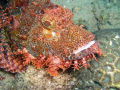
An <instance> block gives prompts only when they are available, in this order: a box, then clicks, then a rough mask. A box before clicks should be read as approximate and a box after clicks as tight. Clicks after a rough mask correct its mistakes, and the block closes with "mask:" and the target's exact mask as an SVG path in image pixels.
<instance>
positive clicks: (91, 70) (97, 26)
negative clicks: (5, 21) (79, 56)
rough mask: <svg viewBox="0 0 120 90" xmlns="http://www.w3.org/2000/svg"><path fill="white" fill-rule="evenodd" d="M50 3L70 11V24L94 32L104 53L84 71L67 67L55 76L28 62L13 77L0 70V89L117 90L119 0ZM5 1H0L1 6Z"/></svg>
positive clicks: (119, 88)
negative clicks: (72, 22)
mask: <svg viewBox="0 0 120 90" xmlns="http://www.w3.org/2000/svg"><path fill="white" fill-rule="evenodd" d="M51 2H53V3H55V4H58V5H61V6H62V7H66V8H68V9H69V10H71V12H72V13H73V14H74V17H73V21H74V23H75V24H78V25H84V26H85V27H84V28H85V29H86V30H88V31H89V32H92V33H93V34H94V35H95V39H96V40H97V41H98V42H99V46H100V48H101V49H102V51H103V52H104V54H105V56H104V57H98V59H97V61H95V60H91V61H90V62H89V64H90V66H89V67H88V68H87V70H85V68H81V69H80V70H76V71H73V70H71V69H69V70H67V71H65V72H61V73H60V75H59V76H58V77H52V76H51V77H50V76H48V74H47V73H46V71H45V70H44V68H43V69H40V70H37V69H36V68H35V67H33V66H32V65H29V66H28V67H27V70H26V71H23V72H21V73H20V74H17V75H15V77H13V75H12V74H10V73H8V72H4V71H3V70H0V90H120V0H51ZM6 3H7V2H6ZM6 3H4V1H0V5H3V7H4V5H5V4H6ZM3 77H4V78H5V79H4V78H3Z"/></svg>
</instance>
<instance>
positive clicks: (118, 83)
mask: <svg viewBox="0 0 120 90" xmlns="http://www.w3.org/2000/svg"><path fill="white" fill-rule="evenodd" d="M95 35H96V39H97V40H98V41H99V43H100V47H101V49H102V51H103V52H104V53H105V57H100V58H98V61H95V60H92V61H91V62H90V67H88V69H87V70H84V69H81V70H79V71H76V72H75V73H74V74H75V77H76V80H77V81H76V83H77V84H76V85H75V86H74V89H75V90H88V89H90V90H100V89H103V90H119V89H120V57H119V56H120V29H113V30H100V31H97V32H95Z"/></svg>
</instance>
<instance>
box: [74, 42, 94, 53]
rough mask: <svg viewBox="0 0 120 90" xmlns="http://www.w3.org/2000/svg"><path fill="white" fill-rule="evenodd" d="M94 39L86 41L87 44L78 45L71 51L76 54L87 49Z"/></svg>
mask: <svg viewBox="0 0 120 90" xmlns="http://www.w3.org/2000/svg"><path fill="white" fill-rule="evenodd" d="M95 42H96V41H95V40H92V41H90V42H88V43H87V44H85V45H84V46H82V47H79V48H78V49H77V50H74V51H73V54H78V53H79V52H81V51H83V50H85V49H88V48H90V47H91V46H92V45H93V44H94V43H95Z"/></svg>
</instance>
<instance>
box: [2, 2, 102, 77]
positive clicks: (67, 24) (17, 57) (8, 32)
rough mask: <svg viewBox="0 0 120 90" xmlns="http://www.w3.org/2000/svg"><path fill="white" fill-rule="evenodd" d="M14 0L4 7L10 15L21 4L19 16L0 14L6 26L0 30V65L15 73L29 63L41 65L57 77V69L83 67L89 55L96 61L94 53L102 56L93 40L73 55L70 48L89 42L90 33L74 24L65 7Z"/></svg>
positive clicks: (70, 14)
mask: <svg viewBox="0 0 120 90" xmlns="http://www.w3.org/2000/svg"><path fill="white" fill-rule="evenodd" d="M16 1H17V0H15V3H16V5H15V6H14V7H12V8H11V9H10V10H9V9H8V10H9V11H10V12H9V13H10V14H11V12H13V11H14V8H15V7H16V6H18V7H21V6H25V8H24V9H23V8H22V7H21V10H22V11H23V12H22V13H21V14H20V15H18V16H17V15H16V16H15V15H10V17H6V16H5V15H4V14H2V15H3V18H4V20H5V22H2V23H5V25H1V27H3V28H4V27H6V28H5V30H3V31H4V33H3V32H2V29H1V31H0V32H1V33H2V34H4V36H3V35H2V34H0V36H1V38H0V68H3V69H4V70H5V71H10V72H12V73H18V72H21V71H22V70H23V69H25V67H26V66H27V65H29V64H31V63H32V64H33V65H34V66H35V67H36V68H37V69H40V68H42V67H45V68H46V69H47V72H48V73H49V74H50V75H51V76H58V75H59V74H58V70H59V69H62V70H63V71H65V70H66V69H68V68H70V67H72V68H74V70H78V69H79V68H81V67H85V69H87V67H88V66H89V64H88V61H89V60H90V59H91V58H94V59H95V60H97V59H96V57H95V54H98V55H104V54H103V53H102V51H101V50H100V48H99V47H98V42H97V41H95V43H94V44H93V45H91V46H90V47H89V48H87V49H85V50H82V51H81V52H79V53H78V55H77V54H75V55H73V54H74V50H76V49H78V48H79V47H82V46H84V45H85V44H87V43H88V42H90V41H92V40H93V39H94V35H93V34H92V33H90V32H88V31H86V30H84V29H83V28H82V27H83V25H82V26H80V27H79V26H78V25H74V24H73V21H72V17H73V14H72V13H71V12H70V11H69V10H68V9H65V8H62V7H61V6H58V5H54V4H53V3H51V2H50V1H49V0H47V1H46V2H45V3H44V2H42V1H41V2H32V3H31V6H29V4H28V0H26V4H23V2H21V1H20V2H16ZM18 1H19V0H18ZM13 2H14V1H13ZM19 4H20V5H19ZM4 37H5V38H4ZM6 39H8V41H6ZM68 41H69V42H68ZM34 42H37V45H36V43H34ZM4 46H6V47H7V49H5V48H4ZM5 50H7V51H6V52H5ZM6 57H8V58H6Z"/></svg>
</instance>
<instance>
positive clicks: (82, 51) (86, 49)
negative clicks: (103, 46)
mask: <svg viewBox="0 0 120 90" xmlns="http://www.w3.org/2000/svg"><path fill="white" fill-rule="evenodd" d="M96 45H97V47H98V42H97V41H96V40H92V41H89V42H88V43H87V44H85V45H84V46H82V47H79V48H78V49H77V50H74V51H73V53H71V54H70V55H69V56H68V57H66V58H65V61H66V60H78V59H82V58H83V57H86V56H89V55H91V54H93V53H95V49H96V48H97V47H96Z"/></svg>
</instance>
